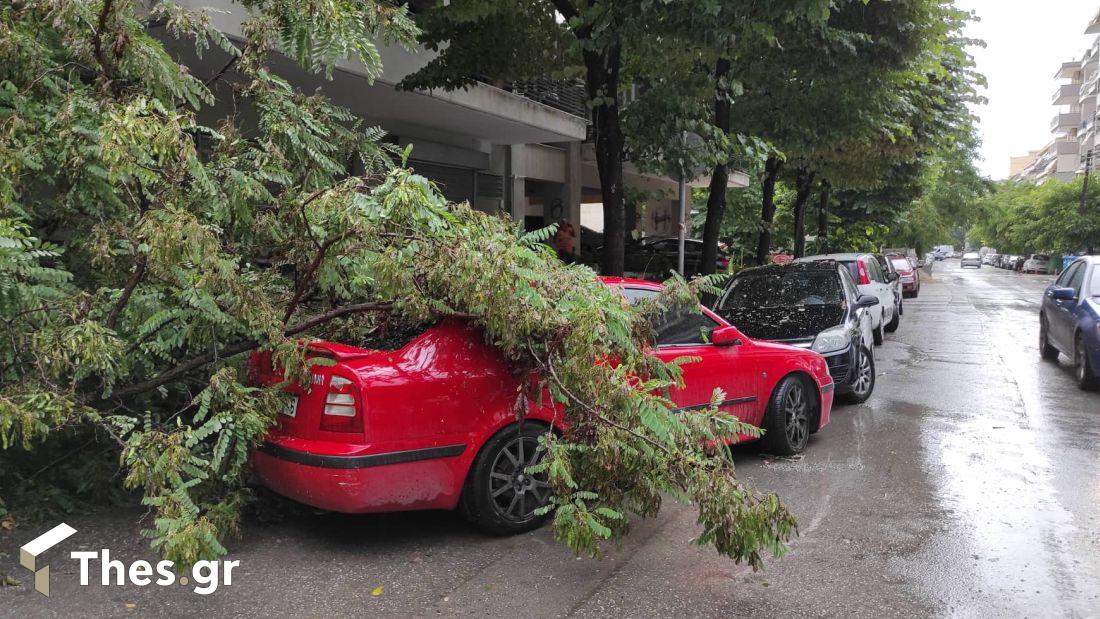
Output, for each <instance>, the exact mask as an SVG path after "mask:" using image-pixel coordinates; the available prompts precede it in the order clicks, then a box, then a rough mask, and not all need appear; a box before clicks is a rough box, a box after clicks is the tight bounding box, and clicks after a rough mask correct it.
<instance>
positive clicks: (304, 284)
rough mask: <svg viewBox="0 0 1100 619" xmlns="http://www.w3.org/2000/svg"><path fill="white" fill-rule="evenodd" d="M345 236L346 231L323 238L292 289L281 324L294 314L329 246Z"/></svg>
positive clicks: (288, 320)
mask: <svg viewBox="0 0 1100 619" xmlns="http://www.w3.org/2000/svg"><path fill="white" fill-rule="evenodd" d="M347 236H348V235H347V233H344V234H339V235H336V236H334V237H331V238H328V239H325V242H324V243H322V244H321V246H320V247H318V248H317V254H316V255H314V256H313V261H312V262H310V263H309V269H308V270H306V273H305V275H303V276H302V281H300V282H298V288H297V289H296V290H295V291H294V296H293V297H291V299H290V303H288V304H287V306H286V313H285V314H283V324H286V323H288V322H290V318H291V317H292V316H294V310H295V309H297V308H298V303H300V302H301V300H302V297H304V296H305V294H306V291H307V290H309V286H310V285H311V284H312V283H313V277H314V276H315V275H316V274H317V269H319V268H320V267H321V262H322V261H324V259H325V254H326V253H328V250H329V248H331V247H332V246H333V245H335V244H336V243H339V242H340V241H342V240H343V239H345V238H347Z"/></svg>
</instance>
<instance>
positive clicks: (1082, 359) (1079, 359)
mask: <svg viewBox="0 0 1100 619" xmlns="http://www.w3.org/2000/svg"><path fill="white" fill-rule="evenodd" d="M1073 361H1074V363H1073V374H1074V377H1075V378H1076V379H1077V386H1078V387H1080V388H1081V389H1082V390H1084V391H1092V390H1093V389H1096V388H1097V386H1100V379H1098V378H1097V377H1096V371H1095V370H1094V369H1093V367H1092V363H1091V362H1090V361H1089V354H1088V349H1086V348H1085V340H1084V339H1083V338H1082V337H1081V334H1077V338H1076V340H1075V341H1074V344H1073Z"/></svg>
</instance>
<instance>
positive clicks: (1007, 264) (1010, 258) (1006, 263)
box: [997, 254, 1018, 269]
mask: <svg viewBox="0 0 1100 619" xmlns="http://www.w3.org/2000/svg"><path fill="white" fill-rule="evenodd" d="M1016 258H1018V256H1016V255H1015V254H1004V255H1002V256H1001V259H1000V261H998V262H997V268H999V269H1012V268H1014V267H1015V266H1016Z"/></svg>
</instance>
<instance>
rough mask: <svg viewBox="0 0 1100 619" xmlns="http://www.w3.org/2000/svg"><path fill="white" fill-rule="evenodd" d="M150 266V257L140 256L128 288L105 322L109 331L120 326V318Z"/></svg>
mask: <svg viewBox="0 0 1100 619" xmlns="http://www.w3.org/2000/svg"><path fill="white" fill-rule="evenodd" d="M148 266H149V257H148V256H146V255H145V254H141V255H140V256H138V259H137V261H136V262H135V263H134V272H133V274H132V275H130V279H129V281H127V282H126V287H125V288H123V289H122V296H120V297H119V298H118V301H117V302H115V305H114V307H112V308H111V311H110V312H109V313H108V314H107V320H106V321H104V324H105V325H106V326H107V328H108V329H114V328H115V325H116V324H118V317H119V316H120V315H121V314H122V310H123V309H125V308H126V305H127V304H128V303H129V302H130V297H131V296H132V295H133V294H134V289H135V288H137V286H138V284H140V283H141V279H142V278H143V277H145V269H146V268H147V267H148Z"/></svg>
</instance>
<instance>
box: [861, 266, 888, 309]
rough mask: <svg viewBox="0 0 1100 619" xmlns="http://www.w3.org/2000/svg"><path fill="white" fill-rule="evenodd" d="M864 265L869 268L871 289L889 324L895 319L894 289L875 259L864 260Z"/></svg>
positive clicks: (868, 274)
mask: <svg viewBox="0 0 1100 619" xmlns="http://www.w3.org/2000/svg"><path fill="white" fill-rule="evenodd" d="M862 260H863V264H864V265H866V267H867V276H868V277H870V278H871V284H870V286H869V288H870V289H871V291H872V294H874V295H875V296H876V297H878V302H879V305H881V306H882V307H881V309H880V310H879V311H881V312H882V318H883V320H885V321H887V322H889V321H890V320H891V319H893V317H894V289H893V288H892V287H891V286H890V284H889V283H888V282H887V281H886V276H885V275H884V274H883V272H882V269H881V268H880V267H879V265H878V260H875V259H874V257H870V258H863V259H862Z"/></svg>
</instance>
